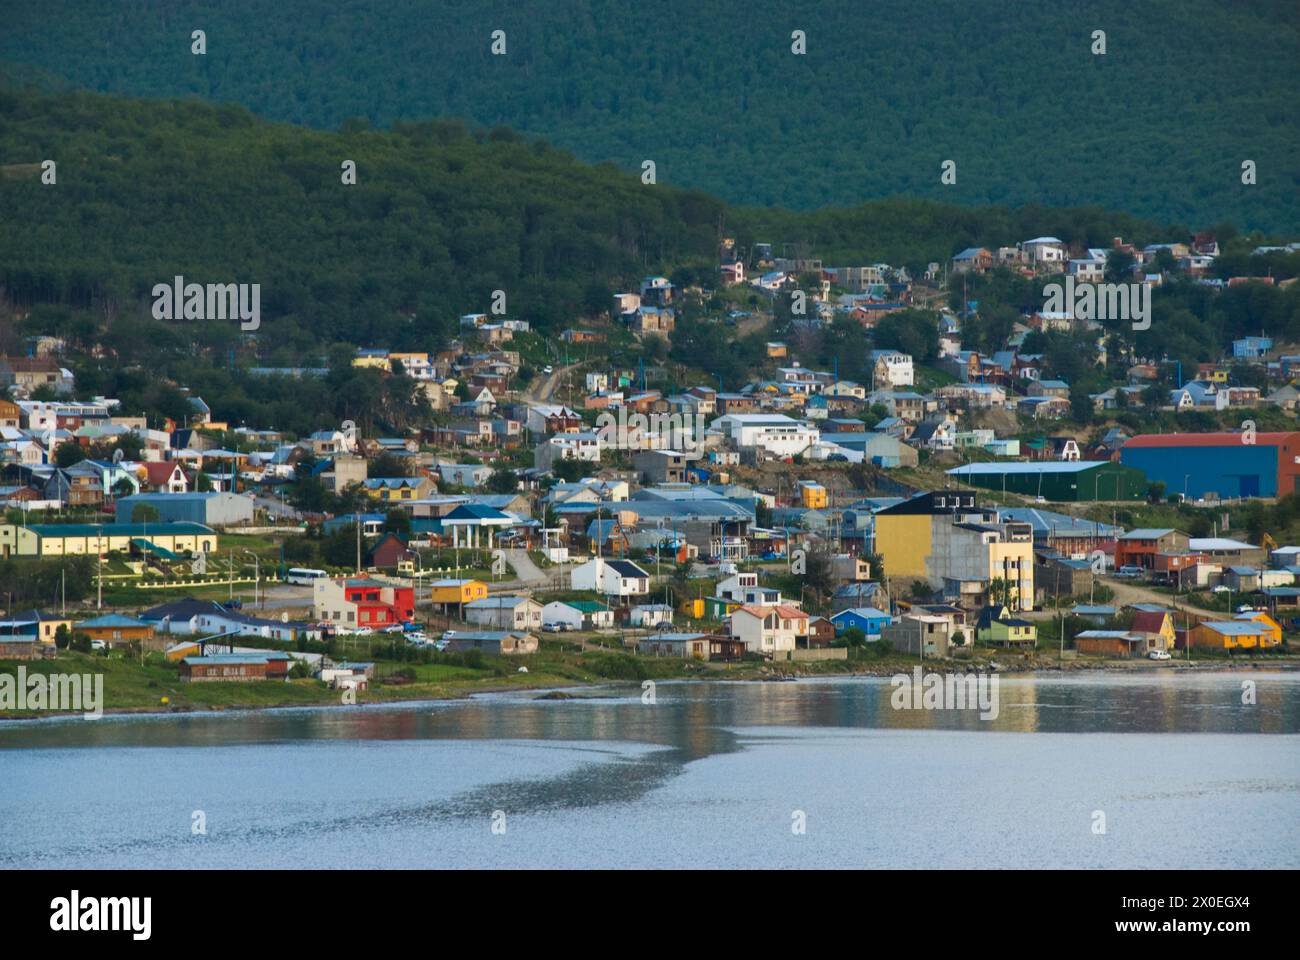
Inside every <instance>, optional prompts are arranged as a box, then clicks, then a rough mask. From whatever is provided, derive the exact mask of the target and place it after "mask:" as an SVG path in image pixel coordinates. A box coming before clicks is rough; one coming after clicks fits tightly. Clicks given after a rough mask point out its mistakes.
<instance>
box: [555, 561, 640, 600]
mask: <svg viewBox="0 0 1300 960" xmlns="http://www.w3.org/2000/svg"><path fill="white" fill-rule="evenodd" d="M572 578H573V589H574V590H595V591H596V592H598V593H603V594H605V595H606V596H610V597H635V596H643V595H645V594H647V593H649V592H650V574H648V573H646V572H645V571H644V570H642V569H641V568H640V567H639V566H637V565H636V564H635V563H633V562H632V561H631V560H606V559H605V558H604V557H593V558H592V559H590V560H588V561H587V562H586V563H584V564H582V565H581V566H578V567H574V568H573V573H572Z"/></svg>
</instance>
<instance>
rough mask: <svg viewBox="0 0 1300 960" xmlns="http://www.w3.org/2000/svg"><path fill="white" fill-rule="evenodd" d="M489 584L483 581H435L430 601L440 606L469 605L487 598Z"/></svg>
mask: <svg viewBox="0 0 1300 960" xmlns="http://www.w3.org/2000/svg"><path fill="white" fill-rule="evenodd" d="M487 595H488V588H487V584H486V583H484V582H483V581H482V580H435V581H434V582H433V584H432V592H431V593H430V595H429V599H430V600H431V601H432V602H433V603H435V604H438V605H442V606H447V605H451V604H459V603H469V602H470V601H472V600H484V599H486V598H487Z"/></svg>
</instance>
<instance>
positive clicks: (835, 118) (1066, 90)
mask: <svg viewBox="0 0 1300 960" xmlns="http://www.w3.org/2000/svg"><path fill="white" fill-rule="evenodd" d="M196 29H202V30H203V31H205V33H206V41H207V48H206V53H205V54H204V55H202V56H197V55H194V54H193V53H192V52H191V33H192V31H194V30H196ZM1098 29H1100V30H1104V31H1105V33H1106V53H1105V54H1104V55H1100V56H1099V55H1095V54H1094V53H1093V49H1092V48H1093V43H1094V41H1093V39H1092V32H1093V31H1094V30H1098ZM497 30H500V31H504V35H505V37H504V42H505V51H504V53H503V54H502V55H494V54H493V53H492V50H491V44H492V34H493V32H494V31H497ZM795 30H801V31H803V32H804V34H805V35H806V36H805V42H806V47H805V49H806V52H805V53H804V54H802V55H798V54H795V53H793V52H792V40H791V34H792V32H793V31H795ZM1297 63H1300V18H1298V17H1297V8H1296V5H1295V3H1294V0H1254V2H1251V3H1235V4H1224V3H1222V2H1218V0H1149V2H1147V3H1141V4H1133V3H1129V2H1125V0H1097V2H1094V3H1091V4H1088V5H1087V6H1086V7H1080V6H1079V5H1075V4H1051V3H1021V4H1011V5H1008V4H1006V3H1005V2H1002V0H927V2H925V3H918V2H917V0H874V2H872V3H869V4H864V3H862V2H860V0H810V2H807V3H801V4H789V3H785V2H777V0H751V2H749V3H746V4H742V5H739V6H738V5H735V4H721V3H699V2H697V0H659V2H656V3H654V4H642V3H629V2H626V0H622V2H620V0H440V2H435V3H431V2H429V0H242V2H238V3H224V4H214V3H210V2H199V0H123V2H115V3H103V2H100V0H45V2H44V3H40V4H18V5H10V9H8V10H7V11H6V14H5V27H4V30H3V31H0V65H3V66H4V68H5V69H7V70H8V71H9V72H10V73H11V74H12V75H15V76H22V77H24V78H32V79H37V80H39V81H40V82H42V83H46V84H50V85H58V84H67V85H72V86H75V87H89V88H94V89H100V90H106V91H114V92H119V93H127V94H132V95H141V96H164V97H175V96H182V97H184V96H195V97H199V98H203V99H205V100H209V101H216V102H228V103H240V104H244V105H246V106H248V107H250V108H251V109H252V110H254V111H255V112H256V113H258V114H260V115H263V116H266V117H270V118H274V119H280V120H288V121H292V122H295V123H300V124H307V125H311V126H315V127H322V128H328V129H336V128H337V127H338V126H339V125H340V124H341V123H342V122H343V121H345V120H346V119H347V118H351V117H357V118H364V119H365V120H367V121H368V122H369V123H371V124H374V125H377V126H388V125H390V124H392V123H393V122H395V121H399V120H428V119H439V118H449V117H463V118H465V119H467V120H469V121H470V122H472V123H475V124H480V125H484V126H489V127H491V126H497V125H501V126H506V127H509V128H512V129H516V130H519V131H522V132H524V133H526V134H530V135H536V136H541V137H543V138H545V139H546V140H547V141H548V142H550V143H553V144H555V145H557V146H559V147H561V148H566V149H570V150H572V151H574V153H575V154H576V155H577V156H579V157H580V158H582V159H584V160H587V161H590V162H602V161H611V162H613V163H615V164H617V165H618V166H619V167H620V168H621V169H624V170H627V171H639V170H640V169H641V164H642V162H643V161H644V160H653V161H655V163H656V164H657V174H658V177H659V181H660V182H661V183H671V184H675V185H680V186H686V187H692V188H697V189H703V190H706V191H708V192H709V193H711V194H713V195H715V196H718V197H721V198H723V199H726V200H728V201H731V202H736V203H742V204H746V205H761V206H767V205H774V206H780V207H787V208H801V209H807V208H814V207H819V206H822V205H827V204H835V205H840V206H852V205H854V204H857V203H859V202H861V201H863V200H867V199H872V198H881V197H895V196H909V197H918V198H930V199H941V200H943V201H946V202H951V203H956V204H960V205H966V206H977V205H986V204H1007V205H1010V206H1017V207H1018V206H1022V205H1025V204H1033V203H1041V204H1044V205H1050V206H1070V205H1079V204H1096V205H1099V206H1103V207H1108V208H1111V209H1122V210H1127V211H1130V212H1132V213H1134V214H1137V215H1140V216H1145V217H1151V218H1155V219H1158V220H1161V221H1165V222H1180V223H1199V224H1211V223H1214V222H1217V221H1220V220H1231V221H1233V222H1235V223H1236V224H1238V225H1239V226H1241V227H1243V228H1245V229H1264V230H1273V231H1285V230H1291V229H1294V228H1295V227H1296V225H1297V224H1298V223H1300V215H1298V214H1300V199H1298V198H1300V159H1298V158H1300V128H1298V127H1297V123H1296V112H1295V107H1296V104H1295V69H1296V64H1297ZM944 160H953V161H955V162H956V164H957V182H956V183H955V184H953V185H943V184H941V183H940V177H939V175H940V165H941V163H942V162H943V161H944ZM1243 160H1253V161H1255V162H1256V164H1257V165H1258V182H1257V183H1256V184H1254V185H1243V184H1242V182H1241V163H1242V161H1243ZM372 183H373V180H372ZM352 202H354V203H357V202H359V200H357V199H354V200H353V201H352ZM394 202H395V203H398V204H400V203H401V200H400V199H398V200H395V201H394ZM513 253H514V251H511V254H512V255H513Z"/></svg>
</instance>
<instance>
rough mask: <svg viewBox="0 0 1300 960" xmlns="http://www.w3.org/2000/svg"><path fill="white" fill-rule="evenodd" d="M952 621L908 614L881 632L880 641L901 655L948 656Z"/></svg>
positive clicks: (931, 615)
mask: <svg viewBox="0 0 1300 960" xmlns="http://www.w3.org/2000/svg"><path fill="white" fill-rule="evenodd" d="M951 631H952V621H950V620H949V619H948V618H947V617H940V616H936V615H934V614H929V613H908V614H904V615H903V616H901V617H899V618H898V619H897V620H895V621H894V622H893V623H889V624H886V625H885V627H884V628H883V629H882V630H881V631H880V639H881V640H884V641H886V642H887V643H888V644H889V645H890V646H891V647H892V648H893V649H894V650H896V651H897V652H899V653H910V654H915V655H917V656H926V657H946V656H948V646H949V643H950V634H951Z"/></svg>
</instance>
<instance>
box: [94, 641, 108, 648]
mask: <svg viewBox="0 0 1300 960" xmlns="http://www.w3.org/2000/svg"><path fill="white" fill-rule="evenodd" d="M107 646H108V644H106V643H105V642H104V641H103V640H91V641H90V649H91V650H103V649H105V648H106V647H107Z"/></svg>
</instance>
